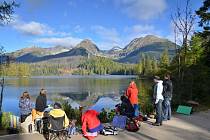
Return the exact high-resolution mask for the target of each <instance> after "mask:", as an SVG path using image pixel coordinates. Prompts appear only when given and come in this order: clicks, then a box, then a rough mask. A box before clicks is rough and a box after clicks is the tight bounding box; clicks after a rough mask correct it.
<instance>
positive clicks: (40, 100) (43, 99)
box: [32, 89, 47, 123]
mask: <svg viewBox="0 0 210 140" xmlns="http://www.w3.org/2000/svg"><path fill="white" fill-rule="evenodd" d="M46 94H47V90H45V89H41V91H40V93H39V96H38V97H37V98H36V104H35V109H32V123H34V120H35V119H36V115H38V116H43V113H44V110H45V108H46V107H47V95H46Z"/></svg>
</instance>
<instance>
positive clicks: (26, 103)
mask: <svg viewBox="0 0 210 140" xmlns="http://www.w3.org/2000/svg"><path fill="white" fill-rule="evenodd" d="M19 108H20V122H21V123H23V122H24V121H25V119H26V118H27V117H28V116H29V115H30V114H31V110H32V102H31V100H30V95H29V93H28V92H27V91H25V92H23V94H22V96H21V97H20V100H19Z"/></svg>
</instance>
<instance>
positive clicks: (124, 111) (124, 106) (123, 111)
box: [119, 96, 134, 118]
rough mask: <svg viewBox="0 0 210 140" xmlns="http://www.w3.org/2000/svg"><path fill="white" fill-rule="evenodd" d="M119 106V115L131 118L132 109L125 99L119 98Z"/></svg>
mask: <svg viewBox="0 0 210 140" xmlns="http://www.w3.org/2000/svg"><path fill="white" fill-rule="evenodd" d="M121 101H122V103H121V105H120V106H119V110H120V115H123V116H127V117H128V118H131V117H133V114H134V108H133V106H132V104H131V103H130V101H129V100H128V99H127V98H126V97H125V96H123V97H121Z"/></svg>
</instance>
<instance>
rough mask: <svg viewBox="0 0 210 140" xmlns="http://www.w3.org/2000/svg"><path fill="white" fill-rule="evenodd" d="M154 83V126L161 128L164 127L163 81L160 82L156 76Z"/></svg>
mask: <svg viewBox="0 0 210 140" xmlns="http://www.w3.org/2000/svg"><path fill="white" fill-rule="evenodd" d="M154 82H155V85H154V92H153V101H154V104H155V110H156V122H155V123H154V124H153V125H155V126H160V125H162V102H163V95H162V92H163V81H162V80H160V77H159V76H155V77H154Z"/></svg>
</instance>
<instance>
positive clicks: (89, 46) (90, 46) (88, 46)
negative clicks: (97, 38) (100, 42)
mask: <svg viewBox="0 0 210 140" xmlns="http://www.w3.org/2000/svg"><path fill="white" fill-rule="evenodd" d="M73 49H85V50H87V51H88V52H89V53H90V54H92V55H97V54H98V53H99V52H100V50H99V48H98V47H97V46H96V45H95V44H94V43H93V42H92V41H91V40H89V39H85V40H83V41H82V42H80V43H79V44H77V45H76V47H75V48H73Z"/></svg>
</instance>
